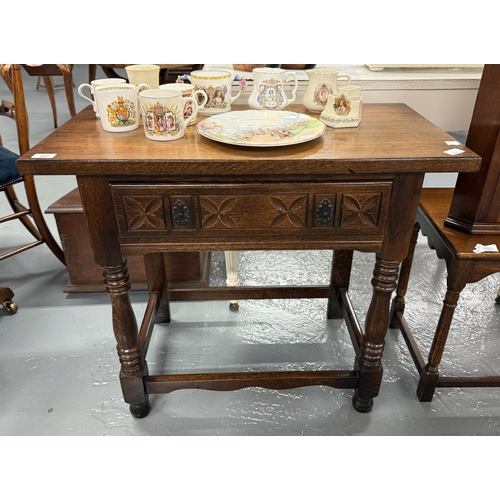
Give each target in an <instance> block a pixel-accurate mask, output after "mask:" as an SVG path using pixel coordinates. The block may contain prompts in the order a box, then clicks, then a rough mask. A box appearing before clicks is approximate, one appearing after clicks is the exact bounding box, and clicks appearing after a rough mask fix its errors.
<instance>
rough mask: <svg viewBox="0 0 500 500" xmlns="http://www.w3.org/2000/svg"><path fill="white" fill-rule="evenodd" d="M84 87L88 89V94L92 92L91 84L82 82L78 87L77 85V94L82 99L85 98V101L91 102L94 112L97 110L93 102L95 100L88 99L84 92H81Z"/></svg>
mask: <svg viewBox="0 0 500 500" xmlns="http://www.w3.org/2000/svg"><path fill="white" fill-rule="evenodd" d="M86 88H89V89H90V95H92V94H93V92H92V85H89V84H88V83H82V84H81V85H80V86H79V87H78V94H80V97H83V98H84V99H86V100H87V101H89V102H90V103H91V104H92V107H93V108H94V112H95V111H97V107H96V104H95V101H94V100H93V99H89V98H88V97H87V96H86V95H85V94H84V93H83V89H86Z"/></svg>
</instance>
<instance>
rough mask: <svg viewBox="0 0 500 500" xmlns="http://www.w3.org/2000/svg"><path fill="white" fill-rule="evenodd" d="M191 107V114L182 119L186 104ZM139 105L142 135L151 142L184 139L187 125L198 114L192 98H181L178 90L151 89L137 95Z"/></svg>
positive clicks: (196, 104) (195, 103) (196, 105)
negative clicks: (142, 126) (142, 127)
mask: <svg viewBox="0 0 500 500" xmlns="http://www.w3.org/2000/svg"><path fill="white" fill-rule="evenodd" d="M188 102H190V103H191V104H192V106H193V113H192V114H191V116H190V117H189V118H187V119H184V109H185V105H186V103H188ZM139 104H140V109H141V114H142V121H143V124H144V133H145V135H146V137H147V138H148V139H151V140H153V141H174V140H176V139H181V138H182V137H184V131H185V129H186V127H187V125H188V124H189V123H191V122H192V121H194V119H195V118H196V114H197V113H198V102H197V101H196V99H195V98H194V97H183V96H182V92H181V91H180V90H172V89H164V88H163V89H151V90H143V91H142V92H140V93H139Z"/></svg>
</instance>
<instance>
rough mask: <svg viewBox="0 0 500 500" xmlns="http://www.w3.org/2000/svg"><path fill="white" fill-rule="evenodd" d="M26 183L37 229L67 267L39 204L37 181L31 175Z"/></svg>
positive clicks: (26, 179)
mask: <svg viewBox="0 0 500 500" xmlns="http://www.w3.org/2000/svg"><path fill="white" fill-rule="evenodd" d="M24 183H25V185H26V196H27V198H28V205H29V206H30V208H31V213H32V214H33V219H34V221H35V224H36V227H37V228H38V230H39V231H40V234H41V235H42V238H43V240H44V241H45V243H46V244H47V246H48V247H49V248H50V249H51V250H52V253H53V254H54V255H55V256H56V257H57V258H58V259H59V260H60V261H61V262H62V263H63V264H64V265H66V260H65V258H64V253H63V251H62V249H61V247H60V246H59V245H58V243H57V242H56V240H55V239H54V237H53V236H52V233H51V232H50V229H49V228H48V226H47V223H46V222H45V218H44V216H43V213H42V210H41V208H40V204H39V202H38V196H37V194H36V188H35V181H34V179H33V177H32V176H31V175H27V176H25V178H24Z"/></svg>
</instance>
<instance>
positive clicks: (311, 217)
mask: <svg viewBox="0 0 500 500" xmlns="http://www.w3.org/2000/svg"><path fill="white" fill-rule="evenodd" d="M391 186H392V183H391V182H390V181H384V182H372V183H355V182H339V183H328V184H326V183H322V184H316V183H282V184H280V183H276V184H271V183H263V184H259V183H255V184H246V185H243V184H234V185H227V184H225V185H215V184H214V185H210V184H208V185H207V184H205V185H145V184H137V185H130V184H128V185H114V186H113V187H112V190H113V200H114V204H115V212H116V217H117V221H118V226H119V229H120V233H121V234H122V236H133V235H141V234H142V235H145V234H146V233H148V234H149V233H154V234H157V235H160V234H164V235H167V234H169V233H176V234H179V235H180V234H181V233H182V232H189V233H190V235H191V236H192V235H193V233H197V232H199V233H200V234H205V235H208V234H209V233H215V232H218V231H222V232H224V231H227V230H229V229H231V230H233V231H234V230H236V231H238V230H239V231H241V232H245V231H253V232H255V231H264V232H265V231H266V230H271V229H272V230H273V231H276V230H278V231H280V230H282V231H292V232H296V233H300V232H303V231H313V232H314V231H330V232H333V233H338V234H349V232H350V231H353V232H357V233H359V232H360V230H361V231H363V233H365V234H381V233H382V231H383V228H384V224H385V219H386V215H387V207H388V204H389V198H390V192H391Z"/></svg>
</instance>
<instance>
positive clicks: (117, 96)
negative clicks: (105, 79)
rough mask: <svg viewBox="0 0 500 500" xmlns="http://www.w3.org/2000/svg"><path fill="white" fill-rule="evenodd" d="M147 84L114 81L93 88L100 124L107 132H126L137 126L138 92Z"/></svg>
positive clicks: (146, 87)
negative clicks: (113, 82)
mask: <svg viewBox="0 0 500 500" xmlns="http://www.w3.org/2000/svg"><path fill="white" fill-rule="evenodd" d="M143 89H149V85H146V84H144V83H143V84H141V85H139V86H136V85H132V84H131V83H115V84H112V85H111V84H110V85H101V86H97V87H96V88H95V89H94V97H95V103H96V107H97V111H98V113H99V114H100V115H101V125H102V128H103V129H104V130H106V131H107V132H128V131H130V130H135V129H136V128H138V127H139V109H138V108H139V106H138V97H137V95H138V93H139V92H140V91H141V90H143Z"/></svg>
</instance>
